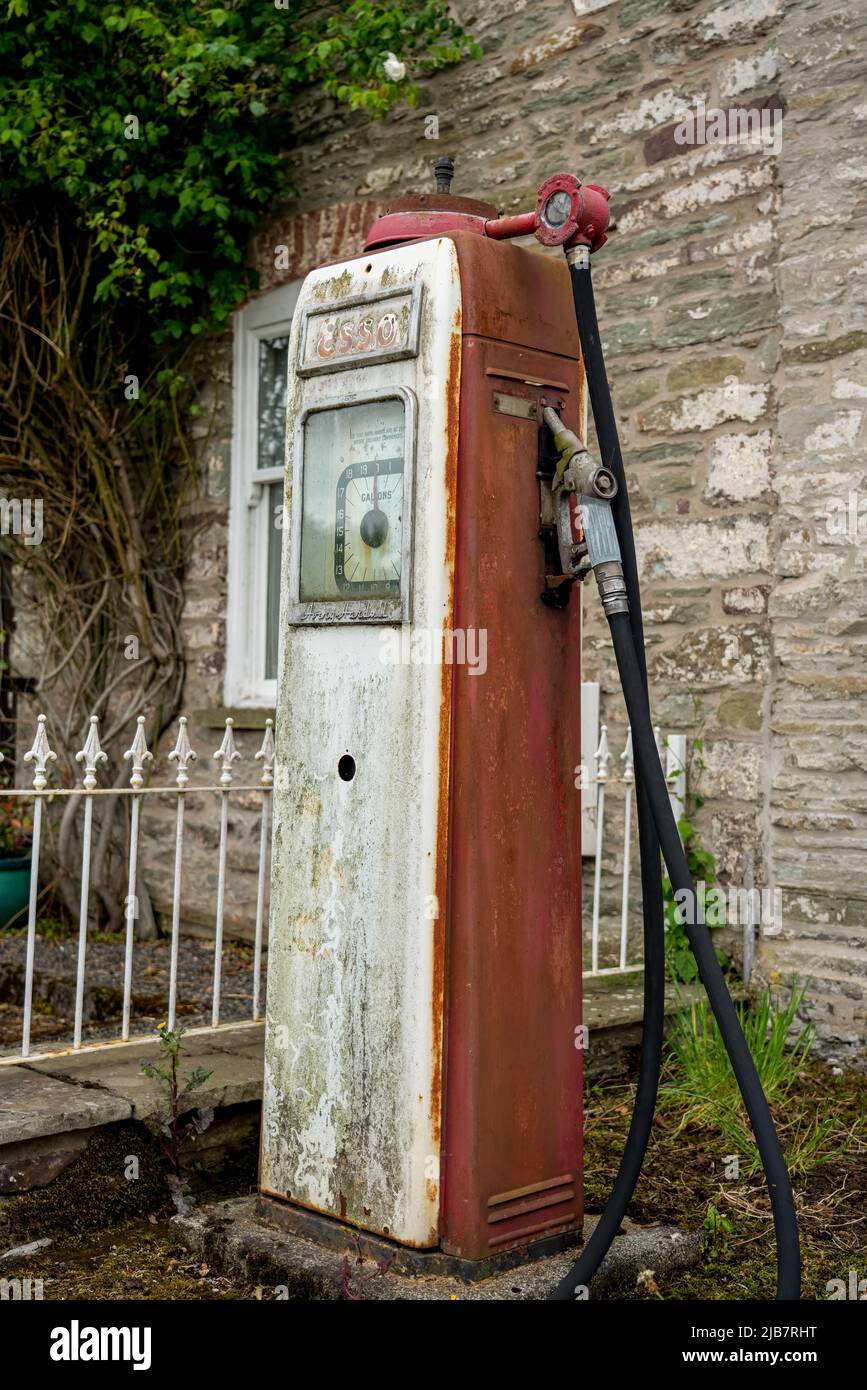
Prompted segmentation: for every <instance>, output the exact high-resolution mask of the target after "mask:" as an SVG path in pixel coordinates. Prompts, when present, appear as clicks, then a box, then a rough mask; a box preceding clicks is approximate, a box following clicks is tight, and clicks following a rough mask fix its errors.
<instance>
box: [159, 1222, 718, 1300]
mask: <svg viewBox="0 0 867 1390" xmlns="http://www.w3.org/2000/svg"><path fill="white" fill-rule="evenodd" d="M597 1219H598V1218H596V1217H587V1218H586V1220H585V1234H586V1235H589V1234H590V1233H591V1232H592V1230H593V1229H594V1227H595V1224H596V1220H597ZM172 1224H173V1226H174V1228H175V1230H176V1232H177V1234H178V1237H179V1239H180V1240H181V1242H182V1243H183V1244H184V1245H185V1246H186V1247H187V1249H189V1250H191V1251H193V1252H194V1253H195V1254H196V1255H198V1256H200V1257H201V1258H202V1259H203V1260H204V1261H206V1262H207V1263H208V1264H209V1265H210V1266H211V1267H212V1268H217V1269H221V1270H222V1271H223V1272H224V1273H226V1274H228V1275H231V1276H233V1277H235V1278H237V1279H239V1280H240V1281H242V1282H244V1283H252V1284H258V1285H261V1286H262V1287H263V1288H268V1289H271V1290H274V1296H275V1297H282V1298H288V1299H303V1300H311V1299H313V1300H317V1301H318V1300H332V1299H344V1298H346V1297H348V1296H351V1297H358V1298H364V1299H377V1300H409V1301H425V1300H433V1301H437V1300H443V1299H445V1300H448V1301H452V1300H456V1299H460V1300H462V1301H473V1302H491V1301H500V1300H507V1301H512V1302H523V1301H526V1300H544V1299H546V1298H547V1297H548V1295H549V1294H550V1293H551V1291H552V1290H553V1289H554V1288H555V1287H556V1285H557V1284H558V1282H559V1281H560V1280H561V1279H562V1278H563V1277H564V1275H565V1274H567V1273H568V1271H569V1269H570V1268H571V1267H572V1265H573V1264H574V1262H575V1259H576V1252H575V1251H574V1250H573V1251H566V1252H562V1253H560V1254H556V1255H550V1256H546V1257H544V1258H542V1259H539V1260H536V1261H534V1262H533V1263H531V1264H523V1265H518V1266H516V1267H515V1268H513V1269H508V1270H505V1271H503V1272H502V1273H499V1274H495V1275H493V1276H492V1277H491V1278H489V1279H483V1280H480V1281H479V1282H477V1283H472V1284H468V1283H464V1282H462V1281H460V1280H458V1279H455V1278H449V1277H441V1276H422V1277H409V1276H407V1275H402V1274H395V1273H393V1272H392V1271H391V1269H389V1268H385V1266H384V1264H383V1263H382V1262H379V1263H378V1262H377V1260H375V1259H373V1258H372V1257H371V1256H370V1255H369V1253H368V1251H367V1243H366V1240H365V1237H364V1236H363V1235H361V1234H360V1233H357V1232H355V1231H353V1230H352V1229H351V1228H349V1227H346V1228H345V1232H346V1247H345V1250H344V1251H343V1252H341V1251H338V1250H334V1249H328V1248H326V1247H324V1246H321V1245H318V1244H316V1243H315V1242H313V1241H312V1240H308V1239H305V1238H304V1237H303V1236H299V1235H294V1234H289V1233H288V1232H285V1231H282V1230H279V1229H275V1228H274V1227H273V1226H270V1225H268V1224H266V1223H265V1222H264V1221H263V1220H262V1219H261V1218H260V1217H259V1216H258V1215H257V1199H256V1198H255V1197H242V1198H235V1199H232V1200H231V1201H227V1202H217V1203H214V1204H212V1205H210V1206H206V1207H202V1208H200V1209H198V1210H196V1211H193V1212H191V1213H189V1214H188V1215H186V1216H177V1217H175V1218H174V1221H173V1223H172ZM703 1244H704V1235H703V1233H701V1232H699V1233H696V1234H687V1233H685V1232H683V1231H680V1230H678V1229H677V1228H676V1227H673V1226H654V1227H650V1228H648V1227H640V1226H636V1225H634V1224H633V1223H631V1222H626V1223H625V1224H624V1228H623V1233H622V1234H621V1235H619V1236H617V1237H616V1238H615V1241H614V1245H613V1246H612V1248H611V1250H610V1251H609V1253H608V1255H607V1256H606V1257H605V1260H604V1261H603V1264H602V1266H601V1268H600V1270H599V1273H598V1274H597V1276H596V1279H595V1280H594V1282H593V1297H594V1298H598V1297H600V1296H604V1295H605V1293H606V1292H608V1291H610V1290H611V1289H613V1288H615V1287H622V1288H628V1289H634V1288H635V1287H636V1282H637V1279H638V1276H639V1275H640V1274H641V1273H642V1272H643V1271H645V1270H652V1271H653V1272H654V1274H657V1275H658V1274H661V1273H662V1272H663V1271H665V1270H668V1269H673V1268H676V1267H683V1266H686V1265H691V1264H694V1263H695V1262H696V1261H697V1260H698V1258H699V1256H700V1254H701V1250H702V1247H703ZM347 1290H348V1292H347Z"/></svg>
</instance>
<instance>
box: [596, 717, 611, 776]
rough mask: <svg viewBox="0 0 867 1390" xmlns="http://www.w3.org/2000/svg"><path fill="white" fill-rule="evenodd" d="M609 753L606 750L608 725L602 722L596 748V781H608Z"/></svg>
mask: <svg viewBox="0 0 867 1390" xmlns="http://www.w3.org/2000/svg"><path fill="white" fill-rule="evenodd" d="M610 762H611V754H610V753H609V751H608V725H607V724H603V725H602V728H601V730H600V734H599V747H598V748H597V749H596V781H597V782H607V781H608V764H609V763H610Z"/></svg>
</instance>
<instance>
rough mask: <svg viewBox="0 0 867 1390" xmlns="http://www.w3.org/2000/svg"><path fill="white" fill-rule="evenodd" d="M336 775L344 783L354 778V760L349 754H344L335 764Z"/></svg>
mask: <svg viewBox="0 0 867 1390" xmlns="http://www.w3.org/2000/svg"><path fill="white" fill-rule="evenodd" d="M337 775H338V777H340V778H341V779H342V780H343V781H344V782H351V781H352V779H353V777H354V776H355V759H354V758H353V757H352V756H351V755H350V754H349V753H344V755H343V757H342V758H341V759H340V762H339V763H338V764H337Z"/></svg>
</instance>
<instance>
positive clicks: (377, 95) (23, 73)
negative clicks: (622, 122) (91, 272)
mask: <svg viewBox="0 0 867 1390" xmlns="http://www.w3.org/2000/svg"><path fill="white" fill-rule="evenodd" d="M0 3H2V0H0ZM478 52H479V50H478V48H477V46H476V45H475V44H474V43H472V41H471V40H470V39H468V37H467V36H466V35H465V34H464V32H463V30H462V29H461V28H460V26H459V25H458V24H457V23H456V22H455V21H454V20H453V19H452V18H451V16H450V15H449V12H448V8H447V6H446V5H445V4H444V3H441V0H351V3H348V4H346V3H344V4H340V5H336V6H333V5H323V4H321V3H311V0H225V3H221V4H218V3H214V0H148V3H145V4H118V3H100V0H64V3H62V4H59V5H45V4H43V3H42V0H6V15H5V18H4V19H3V21H2V23H0V197H2V199H4V200H10V199H13V200H14V199H16V198H21V197H28V198H29V199H30V200H31V203H32V202H33V201H34V200H36V201H37V202H40V203H42V205H43V206H44V204H45V201H46V199H48V200H50V201H54V202H55V203H56V202H57V201H58V200H59V201H60V202H61V203H66V204H67V205H68V207H69V209H71V211H72V214H73V218H74V221H75V222H76V223H77V224H78V226H79V228H80V229H81V230H82V231H83V232H84V233H85V234H86V235H87V237H88V239H89V240H90V241H91V242H92V245H93V248H94V251H95V253H96V268H97V271H98V275H97V279H96V281H95V283H94V291H93V303H94V305H96V306H100V305H103V306H105V311H104V312H105V313H108V314H110V313H111V312H112V311H113V309H118V310H120V311H121V312H123V311H128V310H132V309H134V311H135V318H136V320H137V321H138V322H139V323H140V324H141V327H142V329H143V331H144V332H145V333H146V335H147V336H148V337H149V338H150V339H151V341H152V342H154V343H156V344H159V343H170V342H172V341H173V340H175V341H177V340H180V339H182V338H185V337H186V336H187V335H189V334H194V335H195V334H202V333H206V332H208V331H210V330H219V329H220V328H222V327H224V326H225V325H226V323H227V321H228V318H229V316H230V314H231V312H232V311H233V309H235V308H236V307H237V305H238V304H239V302H241V301H242V300H243V298H244V297H245V296H246V295H247V294H248V293H249V291H250V289H251V288H253V287H255V277H254V276H253V274H252V272H251V271H250V270H249V269H248V268H247V267H246V266H245V246H246V242H247V238H248V236H249V233H250V230H251V228H252V227H253V226H254V225H255V224H256V223H257V222H258V221H260V220H261V218H262V216H263V214H264V213H265V211H266V210H267V208H268V207H269V205H270V204H271V203H272V202H273V201H274V199H275V198H276V197H278V196H279V195H281V194H287V193H289V192H290V191H291V157H290V156H287V152H286V151H287V147H288V146H290V145H291V143H292V137H291V118H292V112H293V107H294V105H295V104H296V103H297V98H298V94H299V92H309V91H311V90H315V89H317V88H318V89H319V90H321V91H324V93H325V94H326V95H327V96H328V97H330V98H333V99H334V100H335V101H336V102H338V103H342V104H345V105H347V106H348V107H350V108H352V109H355V110H361V111H364V112H366V113H367V114H368V115H370V116H372V117H380V116H383V115H385V114H386V113H387V112H388V111H389V110H390V109H391V107H392V106H393V105H394V104H395V103H396V102H398V101H400V100H406V101H408V102H409V103H410V104H413V103H414V102H415V101H416V100H417V96H418V88H417V87H416V85H415V79H417V78H418V77H420V76H423V75H424V74H426V73H429V72H431V71H433V70H435V69H437V68H441V67H444V66H446V65H448V64H451V63H455V62H457V61H459V60H460V59H461V58H462V57H463V56H466V55H468V54H471V55H473V56H478ZM390 55H391V57H390ZM401 68H403V71H401ZM389 73H390V74H392V75H391V77H390V76H389V75H388V74H389Z"/></svg>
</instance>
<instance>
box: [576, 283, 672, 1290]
mask: <svg viewBox="0 0 867 1390" xmlns="http://www.w3.org/2000/svg"><path fill="white" fill-rule="evenodd" d="M570 275H571V279H572V297H573V300H574V304H575V316H576V318H577V320H578V336H579V339H580V342H581V354H582V357H583V360H584V372H585V376H586V380H587V394H588V395H589V397H590V407H591V409H592V411H593V423H594V425H595V427H596V439H597V444H598V448H599V456H600V461H601V462H604V463H605V465H606V466H607V467H608V468H610V469H611V471H612V473H613V474H614V476H615V478H616V479H617V495H616V497H615V498H614V501H613V503H612V506H611V511H612V515H613V519H614V525H615V529H616V531H617V537H618V541H619V543H620V553H621V556H622V559H623V575H624V579H625V581H626V593H627V597H628V599H629V620H630V623H631V627H632V633H633V637H634V640H635V651H636V654H637V656H638V661H639V668H640V674H641V679H642V682H643V684H644V687H645V689H646V688H647V667H646V664H645V660H644V625H643V622H642V617H641V594H640V590H639V583H638V564H637V562H636V558H635V542H634V539H633V535H632V517H631V514H630V508H629V490H628V488H627V485H626V473H625V470H624V467H623V456H622V454H621V451H620V439H619V437H618V434H617V422H616V420H615V418H614V408H613V406H612V403H611V393H610V392H609V390H608V377H607V374H606V371H605V360H604V358H603V355H602V344H601V342H600V339H599V325H598V322H597V319H596V305H595V303H594V299H593V283H592V280H591V278H590V267H589V265H588V266H587V267H586V269H585V268H581V267H577V266H572V267H570ZM635 808H636V814H637V819H638V846H639V853H640V861H641V901H642V913H643V918H644V1001H643V1002H644V1008H643V1023H642V1034H641V1060H640V1062H639V1069H638V1081H637V1085H636V1090H635V1100H634V1103H633V1107H632V1117H631V1119H630V1122H629V1133H628V1135H627V1139H626V1145H625V1147H624V1150H623V1156H622V1158H621V1160H620V1164H619V1167H618V1169H617V1176H616V1178H615V1179H614V1184H613V1186H612V1189H611V1194H610V1196H609V1198H608V1201H607V1203H606V1204H605V1210H604V1211H603V1213H602V1215H601V1217H600V1218H599V1221H598V1222H597V1225H596V1228H595V1230H594V1232H593V1234H592V1236H591V1237H590V1239H589V1240H588V1242H587V1244H586V1245H585V1246H584V1249H583V1250H582V1252H581V1256H580V1258H579V1259H578V1261H577V1263H576V1264H575V1265H574V1266H573V1268H572V1269H571V1270H570V1271H569V1273H568V1275H566V1277H565V1278H564V1279H562V1280H561V1282H560V1283H559V1284H558V1285H557V1288H556V1289H555V1290H554V1292H553V1293H552V1294H551V1295H550V1297H551V1299H554V1300H560V1301H562V1300H565V1299H571V1298H572V1297H574V1294H575V1290H576V1288H577V1287H578V1286H579V1285H582V1286H587V1285H589V1283H590V1281H591V1279H592V1278H593V1275H594V1274H595V1273H596V1270H597V1269H598V1268H599V1265H600V1264H601V1263H602V1261H603V1259H604V1258H605V1255H606V1253H607V1251H608V1248H609V1246H610V1245H611V1242H612V1240H613V1239H614V1237H615V1236H616V1234H617V1232H618V1230H619V1229H620V1225H621V1222H622V1221H623V1218H624V1216H625V1215H626V1209H627V1207H628V1206H629V1203H630V1201H631V1199H632V1194H633V1193H634V1191H635V1186H636V1183H637V1182H638V1179H639V1177H640V1175H641V1167H642V1164H643V1162H644V1156H645V1154H646V1152H647V1145H648V1142H649V1140H650V1133H651V1128H652V1125H653V1116H654V1112H655V1110H656V1096H657V1092H658V1090H659V1073H660V1065H661V1058H662V1038H663V1031H664V1028H665V935H664V918H663V905H662V872H661V868H660V860H659V841H658V839H657V836H656V831H655V829H654V826H653V818H652V816H651V814H650V809H649V807H648V804H647V797H646V795H645V792H644V789H643V787H642V786H641V784H640V782H638V781H636V787H635Z"/></svg>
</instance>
